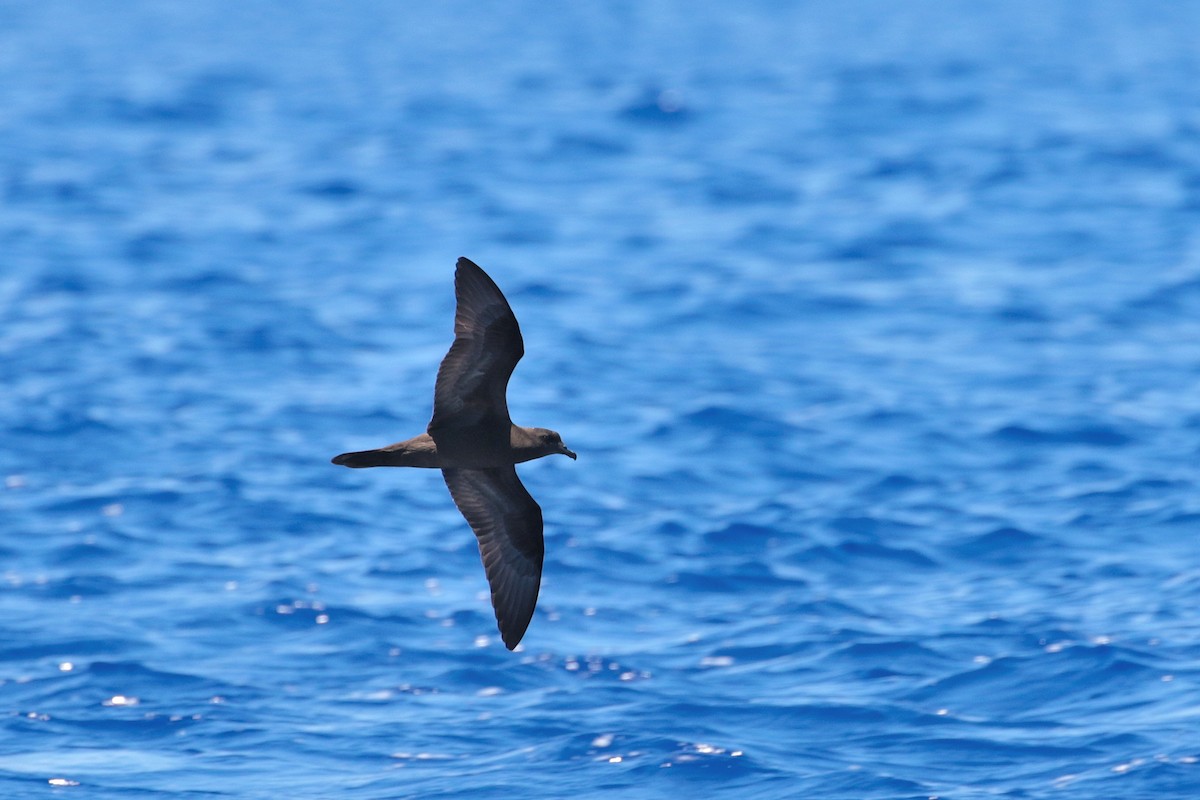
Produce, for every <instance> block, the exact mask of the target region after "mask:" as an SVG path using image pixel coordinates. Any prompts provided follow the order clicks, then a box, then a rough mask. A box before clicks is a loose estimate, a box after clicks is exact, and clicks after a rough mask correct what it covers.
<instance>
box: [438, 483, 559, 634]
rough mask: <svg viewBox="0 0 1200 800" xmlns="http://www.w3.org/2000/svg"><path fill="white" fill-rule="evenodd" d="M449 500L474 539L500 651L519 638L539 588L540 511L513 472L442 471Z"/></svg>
mask: <svg viewBox="0 0 1200 800" xmlns="http://www.w3.org/2000/svg"><path fill="white" fill-rule="evenodd" d="M442 475H443V477H445V479H446V486H447V487H448V488H449V489H450V496H451V497H453V498H454V503H455V505H457V506H458V510H459V511H461V512H462V515H463V516H464V517H466V520H467V522H468V523H469V524H470V526H471V529H472V530H473V531H475V536H476V537H477V538H478V539H479V555H480V557H481V558H482V559H483V568H484V571H485V572H486V573H487V579H488V584H490V585H491V587H492V607H493V608H495V610H496V624H497V626H498V627H499V628H500V637H501V638H502V639H503V640H504V645H505V646H506V647H507V648H508V649H509V650H512V649H513V648H514V647H516V646H517V643H518V642H520V641H521V637H522V636H524V635H525V629H526V628H528V627H529V621H530V620H531V619H532V618H533V609H534V607H535V606H536V605H537V598H538V589H539V587H540V586H541V582H542V557H543V554H544V553H545V546H544V545H543V541H542V509H541V508H540V507H539V506H538V504H537V501H535V500H534V499H533V498H532V497H531V496H530V495H529V492H527V491H526V490H525V487H524V486H523V485H522V484H521V479H520V478H518V477H517V471H516V469H515V468H514V467H511V466H506V467H497V468H494V469H443V470H442Z"/></svg>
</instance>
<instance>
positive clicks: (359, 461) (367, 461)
mask: <svg viewBox="0 0 1200 800" xmlns="http://www.w3.org/2000/svg"><path fill="white" fill-rule="evenodd" d="M333 463H334V464H340V465H341V466H343V467H353V468H354V469H362V468H363V467H424V468H426V469H438V468H439V467H440V466H441V463H440V462H439V461H438V453H437V446H436V445H435V444H434V443H433V439H432V438H430V436H429V434H427V433H422V434H421V435H420V436H414V437H413V438H411V439H408V440H406V441H403V442H396V444H390V445H388V446H387V447H380V448H379V449H377V450H359V451H358V452H357V453H342V454H341V455H340V456H334V457H333Z"/></svg>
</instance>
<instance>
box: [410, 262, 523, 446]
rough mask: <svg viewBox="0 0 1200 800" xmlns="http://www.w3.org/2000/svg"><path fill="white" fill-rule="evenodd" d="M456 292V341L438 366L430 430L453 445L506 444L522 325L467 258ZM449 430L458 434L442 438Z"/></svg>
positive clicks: (459, 270) (456, 278)
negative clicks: (510, 392)
mask: <svg viewBox="0 0 1200 800" xmlns="http://www.w3.org/2000/svg"><path fill="white" fill-rule="evenodd" d="M454 295H455V298H456V299H457V306H456V310H455V314H454V343H453V344H452V345H451V346H450V351H449V352H448V353H446V357H445V358H443V359H442V364H441V366H440V367H439V368H438V375H437V384H436V387H435V388H434V397H433V419H432V420H430V422H429V433H430V434H431V435H432V436H433V437H434V439H435V440H438V439H440V438H446V439H448V441H447V442H446V445H447V446H449V447H450V448H454V442H455V441H474V442H480V443H487V445H486V446H488V447H500V448H507V447H508V437H509V426H510V425H511V424H512V423H511V421H510V419H509V415H508V401H507V399H506V396H505V395H506V392H507V390H508V379H509V378H510V377H511V376H512V372H513V369H514V368H515V367H516V366H517V362H518V361H520V360H521V356H523V355H524V354H525V343H524V341H523V340H522V338H521V328H520V326H519V325H518V324H517V318H516V316H514V315H513V312H512V309H511V308H510V307H509V305H508V301H507V300H505V299H504V295H503V294H502V293H501V292H500V289H499V287H497V286H496V284H495V283H494V282H493V281H492V279H491V278H489V277H488V276H487V273H485V272H484V271H483V270H482V269H480V268H479V266H478V265H476V264H475V263H473V262H472V261H470V260H468V259H466V258H460V259H459V260H458V267H457V269H456V271H455V274H454ZM449 430H454V431H455V432H456V434H455V436H454V437H453V438H452V439H451V437H439V432H443V431H449ZM438 445H439V448H440V447H442V442H440V441H439V442H438ZM451 457H452V458H453V454H451Z"/></svg>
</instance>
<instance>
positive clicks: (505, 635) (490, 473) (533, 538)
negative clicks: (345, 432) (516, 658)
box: [333, 258, 575, 650]
mask: <svg viewBox="0 0 1200 800" xmlns="http://www.w3.org/2000/svg"><path fill="white" fill-rule="evenodd" d="M454 296H455V298H456V300H457V303H458V307H457V310H456V311H455V314H454V344H452V345H450V352H448V353H446V357H445V358H443V359H442V366H441V367H440V368H439V369H438V374H437V384H436V386H435V388H434V392H433V419H432V420H430V422H429V427H428V429H427V431H428V432H427V433H422V434H421V435H420V436H414V437H413V438H411V439H408V440H406V441H403V442H397V443H396V444H392V445H388V446H387V447H381V448H379V449H378V450H363V451H360V452H357V453H342V454H341V455H340V456H335V457H334V458H333V463H334V464H341V465H343V466H346V467H355V468H361V467H427V468H430V469H440V470H441V471H442V477H444V478H445V479H446V486H447V487H449V489H450V496H451V497H453V498H454V503H455V505H457V506H458V510H459V511H461V512H462V515H463V516H464V517H466V520H467V523H468V524H470V526H471V529H472V530H474V531H475V536H476V537H477V538H478V539H479V555H480V557H481V558H482V559H483V567H484V570H485V571H486V572H487V579H488V584H490V585H491V587H492V607H493V608H495V610H496V624H497V625H498V626H499V628H500V638H502V639H503V640H504V645H505V647H507V648H508V649H509V650H512V649H513V648H514V647H516V646H517V643H518V642H520V641H521V637H522V636H524V635H525V629H526V628H528V627H529V621H530V619H532V618H533V609H534V607H535V606H536V605H537V598H538V589H539V588H540V587H541V582H542V556H543V553H544V552H545V547H544V545H543V543H542V509H541V507H539V506H538V504H537V502H536V501H535V500H534V499H533V498H532V497H530V495H529V492H527V491H525V487H524V486H523V485H521V479H520V478H518V477H517V470H516V467H515V466H514V465H516V464H520V463H521V462H524V461H532V460H533V459H535V458H541V457H542V456H549V455H554V454H555V453H560V454H562V455H564V456H570V457H571V458H572V459H574V458H575V454H574V453H572V452H571V451H570V450H568V449H567V446H566V445H565V444H563V440H562V437H561V436H559V435H558V434H557V433H555V432H554V431H551V430H547V429H546V428H524V427H521V426H519V425H514V424H513V422H512V420H511V419H509V416H508V400H507V398H506V396H505V394H506V391H507V389H508V379H509V376H511V375H512V371H513V368H514V367H516V366H517V362H518V361H520V360H521V356H523V355H524V354H525V344H524V342H523V341H522V339H521V329H520V327H518V326H517V318H516V317H515V316H513V312H512V309H511V308H509V306H508V301H507V300H505V299H504V295H503V294H501V293H500V289H499V288H498V287H497V286H496V284H495V283H494V282H493V281H492V279H491V278H489V277H488V276H487V273H485V272H484V271H483V270H482V269H480V268H479V266H478V265H476V264H475V263H474V262H472V261H470V260H468V259H466V258H460V259H459V260H458V268H457V269H456V270H455V273H454Z"/></svg>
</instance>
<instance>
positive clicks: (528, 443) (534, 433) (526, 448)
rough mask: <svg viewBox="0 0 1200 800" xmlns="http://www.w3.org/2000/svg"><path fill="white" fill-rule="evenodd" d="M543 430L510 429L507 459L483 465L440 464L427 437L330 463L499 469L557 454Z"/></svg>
mask: <svg viewBox="0 0 1200 800" xmlns="http://www.w3.org/2000/svg"><path fill="white" fill-rule="evenodd" d="M543 431H545V428H522V427H521V426H520V425H513V426H512V428H511V430H510V431H509V438H508V441H509V448H510V451H511V455H510V456H509V457H505V458H502V459H501V460H499V461H498V462H496V463H487V462H486V461H485V459H483V458H479V459H477V460H473V461H469V462H468V463H461V462H449V461H447V462H443V460H442V459H441V457H440V456H439V454H438V449H437V444H435V443H434V441H433V437H432V436H430V435H429V434H428V433H422V434H421V435H420V436H414V437H413V438H411V439H405V440H404V441H403V442H396V443H395V444H389V445H388V446H387V447H381V448H379V449H378V450H362V451H360V452H357V453H342V454H341V455H340V456H337V457H336V458H334V459H333V463H334V464H340V465H341V466H344V467H353V468H355V469H361V468H362V467H424V468H427V469H442V468H443V467H468V468H469V467H476V468H478V467H487V466H494V467H502V466H507V465H509V464H523V463H525V462H526V461H533V460H534V459H535V458H541V457H542V456H552V455H555V454H557V453H561V452H562V450H560V449H558V448H557V447H556V446H555V445H553V444H547V443H546V442H545V441H543V440H542V438H541V436H540V435H539V434H540V432H543Z"/></svg>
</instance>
